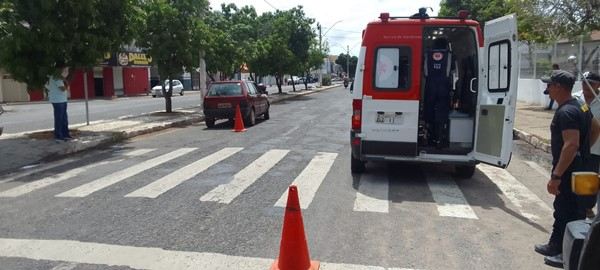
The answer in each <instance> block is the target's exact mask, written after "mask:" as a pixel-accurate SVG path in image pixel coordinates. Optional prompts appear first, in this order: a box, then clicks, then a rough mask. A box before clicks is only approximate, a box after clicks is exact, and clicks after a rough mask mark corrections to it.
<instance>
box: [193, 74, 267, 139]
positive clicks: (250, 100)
mask: <svg viewBox="0 0 600 270" xmlns="http://www.w3.org/2000/svg"><path fill="white" fill-rule="evenodd" d="M268 94H269V93H268V92H267V88H266V86H264V85H262V84H257V83H255V82H252V81H241V80H237V81H224V82H215V83H213V84H211V85H210V87H209V88H208V93H207V94H206V96H205V97H204V103H203V105H204V106H203V107H204V118H205V120H204V121H205V123H206V126H207V127H209V128H212V127H214V126H215V122H216V120H219V119H228V120H229V121H233V119H234V118H235V108H236V107H237V106H238V105H239V106H240V111H241V113H242V117H243V119H244V124H245V125H247V126H253V125H254V124H256V118H257V117H258V116H263V118H264V119H265V120H268V119H269V117H270V116H269V107H270V106H271V105H270V104H269V100H268V98H267V96H268Z"/></svg>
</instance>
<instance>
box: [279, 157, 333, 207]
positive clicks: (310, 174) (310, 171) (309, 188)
mask: <svg viewBox="0 0 600 270" xmlns="http://www.w3.org/2000/svg"><path fill="white" fill-rule="evenodd" d="M337 155H338V154H337V153H324V152H319V153H317V155H316V156H315V157H314V158H313V159H312V160H311V161H310V163H308V165H307V166H306V168H304V170H303V171H302V172H301V173H300V175H298V177H296V179H295V180H294V182H292V185H296V186H297V187H298V197H299V199H300V207H301V208H302V209H306V208H308V206H309V205H310V203H311V202H312V200H313V198H314V197H315V194H316V193H317V190H318V189H319V186H321V183H323V180H324V179H325V176H327V173H328V172H329V170H330V169H331V166H332V165H333V162H334V161H335V159H336V157H337ZM287 197H288V190H287V189H286V190H285V192H284V193H283V195H281V197H280V198H279V200H278V201H277V202H276V203H275V206H278V207H284V206H285V204H286V203H287Z"/></svg>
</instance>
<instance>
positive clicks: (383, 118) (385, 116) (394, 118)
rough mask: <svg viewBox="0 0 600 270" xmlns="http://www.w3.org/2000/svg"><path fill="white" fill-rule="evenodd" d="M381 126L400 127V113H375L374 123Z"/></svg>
mask: <svg viewBox="0 0 600 270" xmlns="http://www.w3.org/2000/svg"><path fill="white" fill-rule="evenodd" d="M375 122H377V123H381V124H390V125H400V124H402V113H396V112H384V113H379V112H378V113H377V120H376V121H375Z"/></svg>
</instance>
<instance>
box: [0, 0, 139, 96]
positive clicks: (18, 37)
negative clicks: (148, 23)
mask: <svg viewBox="0 0 600 270" xmlns="http://www.w3.org/2000/svg"><path fill="white" fill-rule="evenodd" d="M136 5H137V1H136V0H87V1H78V0H54V1H47V0H29V1H21V0H3V1H2V2H0V65H1V66H2V68H3V69H5V70H6V71H7V72H9V73H11V74H12V76H13V77H14V78H15V79H16V80H18V81H21V82H24V83H26V84H27V85H28V87H29V88H30V89H41V88H42V87H43V85H44V84H45V83H46V81H47V77H48V76H49V75H52V74H54V75H58V74H59V73H60V70H61V69H62V68H64V67H72V68H83V67H91V66H94V65H95V64H96V63H97V62H98V60H99V59H102V57H103V55H104V54H105V53H107V52H112V51H116V50H117V49H118V47H119V45H121V44H124V43H127V42H128V41H130V40H131V37H132V32H133V31H134V29H135V21H136V16H138V15H139V13H138V8H136Z"/></svg>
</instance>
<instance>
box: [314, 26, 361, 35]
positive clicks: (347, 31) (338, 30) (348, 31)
mask: <svg viewBox="0 0 600 270" xmlns="http://www.w3.org/2000/svg"><path fill="white" fill-rule="evenodd" d="M323 28H326V27H323ZM331 31H337V32H346V33H357V34H362V32H360V31H350V30H342V29H332V30H331Z"/></svg>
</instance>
